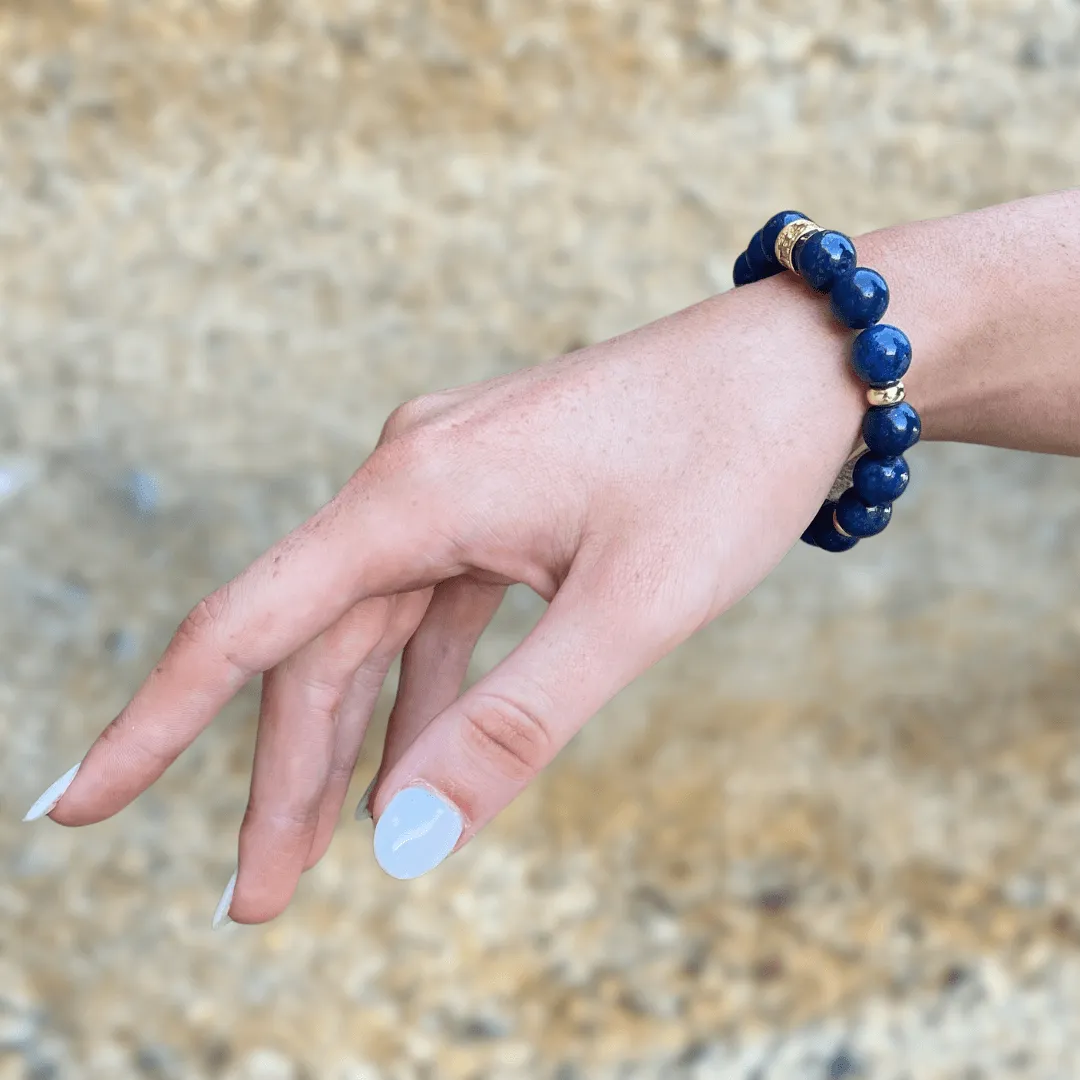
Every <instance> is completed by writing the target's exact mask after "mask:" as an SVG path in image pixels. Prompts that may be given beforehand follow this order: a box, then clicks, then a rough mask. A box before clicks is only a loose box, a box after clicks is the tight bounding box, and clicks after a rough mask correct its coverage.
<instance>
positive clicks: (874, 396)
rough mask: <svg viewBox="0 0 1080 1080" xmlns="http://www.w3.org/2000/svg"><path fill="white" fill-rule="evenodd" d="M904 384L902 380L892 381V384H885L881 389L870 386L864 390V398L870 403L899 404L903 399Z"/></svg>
mask: <svg viewBox="0 0 1080 1080" xmlns="http://www.w3.org/2000/svg"><path fill="white" fill-rule="evenodd" d="M904 397H905V393H904V384H903V383H902V382H896V383H893V384H892V386H885V387H883V388H882V389H880V390H879V389H877V387H874V386H871V387H870V389H869V390H867V391H866V400H867V401H869V402H870V404H871V405H899V404H900V402H901V401H903V400H904Z"/></svg>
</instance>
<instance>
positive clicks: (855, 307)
mask: <svg viewBox="0 0 1080 1080" xmlns="http://www.w3.org/2000/svg"><path fill="white" fill-rule="evenodd" d="M831 299H832V309H833V314H834V315H835V316H836V317H837V318H838V319H839V320H840V321H841V322H842V323H843V324H844V325H845V326H849V327H850V328H851V329H852V330H863V329H865V328H866V327H867V326H870V325H871V324H872V323H876V322H877V321H878V319H880V318H881V316H882V315H884V314H885V309H886V308H887V307H888V306H889V286H888V285H886V284H885V279H884V278H883V277H882V276H881V275H880V274H879V273H878V272H877V271H876V270H870V269H869V268H868V267H865V266H856V267H855V269H854V270H853V271H852V272H851V273H850V274H845V275H844V276H843V277H842V278H837V280H836V283H835V284H834V285H833V287H832V296H831Z"/></svg>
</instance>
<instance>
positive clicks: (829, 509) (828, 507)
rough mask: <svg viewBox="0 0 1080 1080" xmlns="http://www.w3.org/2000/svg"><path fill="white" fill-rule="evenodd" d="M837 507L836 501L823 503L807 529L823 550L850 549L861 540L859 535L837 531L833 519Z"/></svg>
mask: <svg viewBox="0 0 1080 1080" xmlns="http://www.w3.org/2000/svg"><path fill="white" fill-rule="evenodd" d="M835 509H836V503H834V502H826V503H823V504H822V507H821V509H820V510H819V511H818V512H817V516H816V517H815V518H814V520H813V521H812V522H810V528H809V529H807V532H809V533H810V535H811V537H812V538H813V540H814V543H815V544H816V545H817V546H818V547H819V548H821V550H822V551H848V550H849V549H851V548H853V547H854V546H855V545H856V544H857V543H858V542H859V538H858V537H857V536H845V535H844V534H843V533H839V532H837V531H836V526H835V525H833V519H832V516H833V511H834V510H835Z"/></svg>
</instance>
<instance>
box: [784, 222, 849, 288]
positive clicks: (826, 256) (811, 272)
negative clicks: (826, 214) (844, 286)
mask: <svg viewBox="0 0 1080 1080" xmlns="http://www.w3.org/2000/svg"><path fill="white" fill-rule="evenodd" d="M795 269H796V270H798V271H799V276H800V277H801V278H802V279H803V280H804V281H805V282H807V284H809V285H812V286H813V287H814V288H815V289H817V290H818V291H819V292H828V291H829V289H831V288H832V287H833V284H834V283H835V282H836V281H838V280H839V279H840V278H842V277H845V276H847V275H848V274H850V273H851V272H852V270H854V269H855V245H854V244H853V243H852V242H851V241H850V240H849V239H848V238H847V237H846V236H845V235H844V234H843V233H838V232H832V231H828V230H827V231H825V232H816V233H811V234H810V235H809V236H808V237H806V239H805V240H803V241H801V242H800V243H799V245H798V247H796V249H795Z"/></svg>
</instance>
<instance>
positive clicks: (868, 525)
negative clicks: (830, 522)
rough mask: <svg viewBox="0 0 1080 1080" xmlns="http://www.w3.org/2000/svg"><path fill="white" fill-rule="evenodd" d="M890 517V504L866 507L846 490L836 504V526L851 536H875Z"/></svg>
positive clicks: (856, 496) (887, 522)
mask: <svg viewBox="0 0 1080 1080" xmlns="http://www.w3.org/2000/svg"><path fill="white" fill-rule="evenodd" d="M891 517H892V503H882V504H881V505H879V506H867V505H866V503H864V502H863V501H862V500H861V499H860V498H859V496H858V495H856V494H855V492H854V491H853V490H852V489H851V488H848V490H847V491H845V492H844V494H843V495H841V496H840V498H839V499H838V500H837V503H836V524H837V525H839V526H840V528H841V529H843V530H844V532H846V533H850V534H851V535H852V536H876V535H877V534H878V533H879V532H881V530H882V529H884V528H885V526H886V525H888V524H889V519H890V518H891Z"/></svg>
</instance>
